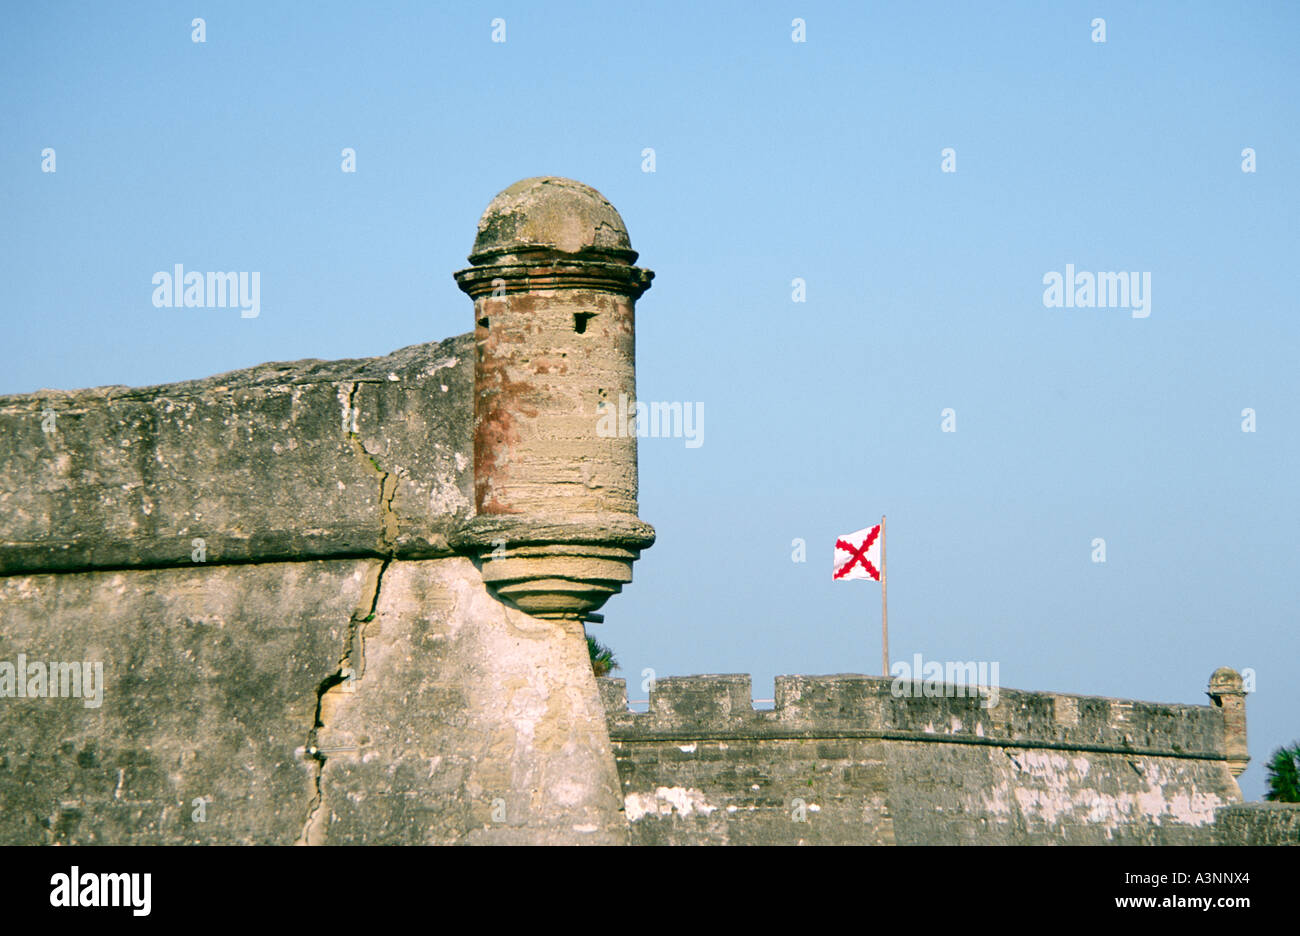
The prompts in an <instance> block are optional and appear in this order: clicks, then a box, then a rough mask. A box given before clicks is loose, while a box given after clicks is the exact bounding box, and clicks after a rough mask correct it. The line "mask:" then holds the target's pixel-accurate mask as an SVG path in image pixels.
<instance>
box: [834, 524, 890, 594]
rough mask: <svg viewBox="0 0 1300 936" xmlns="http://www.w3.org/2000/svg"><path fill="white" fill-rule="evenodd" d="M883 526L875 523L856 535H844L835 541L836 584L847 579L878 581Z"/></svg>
mask: <svg viewBox="0 0 1300 936" xmlns="http://www.w3.org/2000/svg"><path fill="white" fill-rule="evenodd" d="M882 535H883V524H882V523H877V524H876V525H875V526H873V527H867V528H866V529H865V530H858V531H857V532H856V533H845V534H844V535H843V536H841V537H839V538H837V539H836V540H835V575H834V576H833V578H834V579H835V581H837V582H847V581H848V580H849V579H872V580H873V581H876V582H879V581H880V569H881V562H880V547H881V537H882Z"/></svg>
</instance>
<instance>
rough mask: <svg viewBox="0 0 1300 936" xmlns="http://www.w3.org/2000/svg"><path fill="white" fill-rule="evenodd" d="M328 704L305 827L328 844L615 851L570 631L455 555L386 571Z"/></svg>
mask: <svg viewBox="0 0 1300 936" xmlns="http://www.w3.org/2000/svg"><path fill="white" fill-rule="evenodd" d="M354 648H355V654H354V657H353V660H352V666H353V668H354V669H355V670H356V672H357V676H356V678H355V685H354V686H352V687H351V688H352V691H351V692H349V691H345V690H347V689H348V686H347V684H340V685H339V686H336V687H334V688H332V689H330V690H329V691H328V692H327V693H326V694H325V696H324V699H323V704H322V707H321V721H322V722H324V727H322V728H321V729H320V731H319V734H318V744H319V746H320V748H321V749H322V751H323V752H324V753H325V757H326V758H327V759H326V761H325V764H324V768H323V771H322V775H321V793H322V797H321V800H320V806H319V809H318V810H317V811H316V812H315V813H314V816H313V820H312V823H311V829H310V832H309V839H310V840H311V841H312V842H324V843H329V844H338V843H345V844H362V843H365V844H376V843H387V844H399V843H400V844H451V843H461V842H463V843H492V844H523V843H576V844H581V843H600V844H622V843H623V842H624V841H625V839H626V834H627V833H626V826H625V824H624V823H623V819H622V813H621V812H620V807H621V801H620V797H619V791H618V776H617V773H616V770H615V767H614V760H613V755H612V751H611V748H610V743H609V735H608V733H607V730H606V726H605V720H604V713H603V710H602V708H601V703H600V698H599V695H598V693H597V689H596V679H595V677H594V676H593V675H592V672H591V664H590V662H589V660H588V658H587V648H586V641H585V638H584V637H583V633H582V626H581V625H580V624H577V623H576V622H572V621H559V620H556V621H550V620H539V619H537V618H531V617H529V616H528V615H526V614H523V613H521V612H519V611H515V610H514V609H511V608H508V607H506V606H504V605H502V604H501V603H500V602H498V601H496V600H495V599H494V598H492V597H491V596H490V595H489V594H488V593H487V591H486V589H485V588H484V586H483V583H482V581H481V580H480V578H479V575H478V573H477V572H476V570H475V569H474V567H473V566H472V565H471V564H470V563H469V562H468V561H467V560H465V559H447V560H438V561H428V562H397V563H393V564H392V565H390V566H389V568H388V569H387V570H386V571H385V574H384V576H383V585H382V588H381V589H380V598H379V602H378V604H377V606H376V608H375V617H374V620H373V621H371V622H369V623H364V624H362V625H360V626H359V628H358V631H357V641H356V642H355V643H354Z"/></svg>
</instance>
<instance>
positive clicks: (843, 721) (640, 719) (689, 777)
mask: <svg viewBox="0 0 1300 936" xmlns="http://www.w3.org/2000/svg"><path fill="white" fill-rule="evenodd" d="M601 684H602V685H601V691H602V694H603V696H604V698H605V703H606V710H607V712H608V716H609V726H610V736H611V738H612V739H613V742H614V752H615V756H616V758H617V759H618V768H619V776H620V780H621V783H622V786H623V798H624V805H625V809H626V812H627V818H628V823H629V827H630V829H631V837H632V841H633V842H635V843H638V844H668V845H677V844H706V843H707V844H712V843H730V844H869V845H878V844H900V845H916V844H951V845H960V844H1135V845H1136V844H1159V845H1183V844H1212V843H1213V842H1214V841H1215V838H1214V828H1215V825H1214V824H1215V810H1216V809H1218V808H1219V807H1221V806H1226V805H1230V804H1235V803H1239V802H1240V801H1241V793H1240V791H1239V790H1238V788H1237V784H1236V781H1235V780H1234V778H1233V775H1232V772H1231V770H1230V769H1229V764H1228V760H1227V755H1226V753H1225V738H1224V718H1223V715H1222V712H1221V711H1220V710H1219V709H1217V708H1215V707H1214V706H1196V705H1158V704H1154V703H1148V702H1134V701H1127V700H1121V699H1106V698H1096V697H1089V696H1074V695H1060V694H1052V693H1030V692H1018V691H1014V690H1001V691H1000V692H999V693H998V694H997V698H996V704H995V705H992V706H991V707H985V706H986V701H988V702H991V701H993V699H991V698H990V699H987V700H986V699H981V698H979V697H972V696H970V695H962V696H961V697H955V696H954V697H941V696H937V697H926V696H925V695H924V693H923V692H922V691H920V690H921V686H919V685H917V686H916V688H917V690H918V691H917V692H914V693H910V696H911V697H899V696H897V695H895V694H894V692H893V691H891V688H892V682H891V680H889V679H884V678H873V677H868V676H781V677H778V678H777V680H776V700H775V707H774V708H773V709H770V710H756V709H755V708H754V707H753V705H752V702H751V697H750V679H749V677H748V676H743V675H738V676H692V677H682V678H670V679H660V680H658V681H657V682H656V683H655V684H654V686H653V687H652V689H651V692H650V708H649V711H647V712H631V711H629V709H628V705H627V697H626V692H625V686H624V682H623V680H617V679H605V680H602V681H601ZM908 688H911V687H908ZM946 689H947V691H949V692H956V690H957V687H953V686H948V687H946Z"/></svg>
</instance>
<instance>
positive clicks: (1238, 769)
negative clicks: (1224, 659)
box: [1205, 666, 1250, 777]
mask: <svg viewBox="0 0 1300 936" xmlns="http://www.w3.org/2000/svg"><path fill="white" fill-rule="evenodd" d="M1205 694H1206V695H1208V696H1209V697H1210V698H1211V699H1212V700H1213V701H1214V704H1215V705H1216V706H1218V707H1219V708H1221V709H1223V736H1224V746H1225V748H1226V750H1227V753H1228V769H1229V770H1231V771H1232V775H1233V776H1234V777H1240V776H1241V773H1242V771H1244V770H1245V769H1246V765H1247V764H1249V763H1250V754H1249V753H1247V749H1246V690H1245V688H1244V687H1243V684H1242V681H1241V674H1240V673H1238V672H1237V671H1236V670H1234V669H1232V668H1231V667H1227V666H1220V667H1219V668H1218V669H1216V670H1215V671H1214V674H1213V675H1212V676H1210V688H1209V689H1207V690H1206V691H1205Z"/></svg>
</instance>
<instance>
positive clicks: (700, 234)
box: [0, 0, 1300, 798]
mask: <svg viewBox="0 0 1300 936" xmlns="http://www.w3.org/2000/svg"><path fill="white" fill-rule="evenodd" d="M984 6H985V8H981V6H979V5H976V4H969V3H954V4H951V5H935V4H928V3H908V4H901V3H900V4H864V3H844V4H826V3H816V2H809V0H788V2H783V3H779V4H767V3H752V2H745V3H732V4H724V3H681V4H675V3H666V2H659V3H653V4H649V3H647V4H638V5H635V6H634V5H630V4H610V3H591V4H565V3H546V4H538V3H513V2H504V0H502V2H492V3H488V4H477V3H456V4H454V5H451V4H448V5H445V6H443V5H435V4H432V3H411V4H382V3H376V4H362V3H318V4H312V5H310V6H308V5H306V4H302V5H299V6H297V7H295V6H291V5H290V4H264V3H241V4H227V3H219V2H215V0H198V2H194V3H191V4H189V5H188V6H186V5H177V4H174V3H147V4H145V3H134V4H100V3H93V4H92V3H86V4H73V3H60V4H21V5H19V4H7V5H6V6H5V8H4V10H3V13H0V79H2V81H0V87H3V89H4V90H3V93H2V94H0V125H2V126H3V127H4V132H3V134H0V277H2V280H3V284H4V289H5V291H6V294H7V300H6V302H5V304H4V311H3V312H0V316H3V334H4V338H5V340H4V345H5V347H6V349H7V353H6V355H5V359H6V367H5V369H4V370H3V372H0V393H19V392H26V391H31V390H34V389H37V388H40V387H62V388H74V387H87V386H95V385H100V384H130V385H139V384H155V383H165V382H170V381H175V380H182V379H188V378H194V377H199V376H204V375H208V374H213V373H218V372H221V371H225V370H230V369H234V368H239V367H245V366H248V365H252V364H256V363H259V362H263V361H272V360H293V359H298V358H305V357H319V358H340V357H358V356H369V355H381V354H385V353H387V352H389V351H391V350H393V349H396V348H399V347H402V346H404V345H409V344H414V343H417V342H422V341H428V340H432V339H438V338H443V337H447V336H450V335H455V334H459V333H462V332H466V331H469V330H470V329H471V328H472V314H471V306H470V301H469V299H468V298H466V297H465V296H464V295H463V294H461V293H460V292H459V291H458V290H457V288H456V286H455V283H454V282H453V280H452V277H451V274H452V272H453V271H454V270H456V269H459V268H461V267H463V266H465V255H466V254H467V253H468V251H469V247H470V244H471V242H472V239H473V235H474V226H475V222H476V221H477V219H478V216H479V214H480V213H481V212H482V210H483V208H484V207H485V206H486V205H487V203H488V201H489V200H490V199H491V198H492V196H493V195H494V194H495V193H496V192H497V191H499V190H500V189H502V188H504V187H505V186H507V185H509V184H510V183H511V182H513V181H515V180H517V179H520V178H524V177H527V176H535V175H563V176H569V177H572V178H575V179H579V180H581V181H583V182H586V183H588V184H590V185H593V186H595V187H596V188H598V189H599V190H600V191H602V192H603V193H604V194H605V195H606V196H607V197H608V198H609V199H610V200H611V201H612V202H613V203H614V205H615V206H616V207H617V208H618V209H619V210H620V212H621V213H622V215H623V217H624V219H625V220H626V222H627V226H628V229H629V231H630V232H631V235H632V243H633V246H634V247H635V248H637V249H638V250H639V251H640V252H641V263H642V264H643V265H645V266H647V267H650V268H651V269H653V270H655V272H656V274H657V276H656V279H655V284H654V288H652V289H651V290H650V291H649V292H648V293H647V294H646V295H645V296H644V297H643V298H642V300H641V301H640V303H639V305H638V312H639V316H638V319H639V320H638V323H637V324H638V333H637V342H638V348H637V351H638V354H637V364H638V381H639V384H638V391H639V395H640V397H641V399H643V400H663V401H681V402H685V403H691V404H702V405H703V412H704V437H703V438H704V444H703V445H702V446H700V447H698V448H687V447H686V445H685V443H684V440H682V439H646V440H643V442H642V445H641V515H642V517H643V518H644V519H646V520H648V521H650V522H651V523H653V524H654V525H655V526H656V528H657V529H658V533H659V542H658V543H657V544H656V545H655V546H654V547H653V548H652V549H650V550H649V551H648V552H647V553H646V554H645V555H644V557H643V558H642V560H641V562H640V563H639V564H638V565H637V567H636V572H635V574H636V581H635V582H634V583H633V584H632V585H631V586H630V587H629V588H628V589H627V590H626V591H625V593H624V594H623V595H621V596H619V597H616V598H615V599H613V600H612V601H611V602H610V603H609V604H608V605H607V606H606V608H605V611H606V613H607V621H606V623H604V624H603V625H596V626H594V627H593V632H594V633H596V634H597V635H598V636H599V637H600V638H601V639H602V640H604V641H605V642H607V643H608V644H609V645H610V646H611V647H612V648H613V649H614V650H615V652H616V654H617V656H618V658H619V660H620V661H621V663H622V672H621V675H625V676H627V677H628V680H629V683H630V684H631V687H630V688H631V691H630V695H632V696H633V697H634V698H644V693H643V692H641V691H640V689H639V685H638V684H639V683H640V681H641V673H642V671H643V670H644V669H645V668H652V669H654V670H655V672H656V673H657V674H658V675H659V676H661V677H662V676H667V675H684V674H691V673H718V672H749V673H752V674H753V675H754V680H755V682H754V688H755V695H756V696H758V697H770V696H771V693H772V679H773V677H774V676H775V675H777V674H780V673H836V672H877V671H878V669H879V666H880V652H879V625H880V601H879V586H877V585H875V584H874V583H869V582H852V583H833V582H832V581H831V552H832V545H833V542H834V538H835V536H836V534H840V533H845V532H849V531H852V530H856V529H858V528H860V527H863V526H867V525H868V524H870V523H873V522H875V521H876V520H877V519H878V518H879V517H880V515H881V514H882V513H883V514H887V515H888V518H889V520H888V531H889V539H888V560H889V585H890V588H889V596H890V625H891V641H892V648H893V651H894V656H895V658H896V659H910V658H911V656H912V654H913V653H921V654H922V655H923V657H924V658H925V659H927V660H939V661H945V660H971V661H989V662H997V663H998V664H999V667H1000V676H1001V683H1002V685H1003V686H1006V687H1011V688H1021V689H1033V690H1055V691H1063V692H1075V693H1084V694H1098V695H1111V696H1119V697H1129V698H1139V699H1148V700H1155V701H1168V702H1174V701H1181V702H1195V703H1204V702H1205V701H1206V699H1205V696H1204V695H1203V690H1204V687H1205V685H1206V683H1207V680H1208V678H1209V676H1210V673H1211V672H1212V671H1213V670H1214V669H1215V668H1216V667H1218V666H1221V665H1228V666H1232V667H1234V668H1237V669H1239V670H1241V669H1245V668H1251V669H1253V670H1254V673H1255V679H1256V688H1257V691H1256V692H1255V693H1254V694H1253V695H1251V696H1250V697H1249V700H1248V705H1247V708H1248V724H1249V730H1250V753H1251V756H1252V758H1253V761H1252V764H1251V767H1250V768H1249V770H1248V771H1247V772H1246V774H1245V775H1244V776H1243V778H1242V783H1243V788H1244V789H1245V791H1246V795H1247V797H1248V798H1258V797H1260V796H1261V795H1262V792H1263V769H1262V762H1263V761H1264V760H1265V759H1266V758H1267V756H1268V754H1269V753H1270V752H1271V751H1272V750H1273V749H1274V748H1276V747H1277V746H1278V745H1279V744H1282V743H1285V742H1289V741H1292V740H1294V739H1297V738H1300V684H1298V681H1297V675H1296V667H1297V663H1298V662H1300V627H1297V615H1296V611H1297V589H1298V587H1300V550H1298V547H1297V529H1298V528H1300V486H1298V485H1297V467H1298V466H1300V441H1298V436H1297V432H1298V431H1300V394H1298V393H1297V389H1298V384H1300V379H1298V376H1297V375H1298V373H1300V367H1298V359H1300V354H1298V352H1300V324H1298V323H1297V320H1296V313H1297V301H1296V296H1297V295H1300V288H1298V287H1300V284H1298V283H1297V278H1298V274H1297V270H1298V269H1300V267H1298V266H1297V263H1296V256H1297V246H1298V241H1300V223H1297V208H1298V207H1300V197H1298V196H1300V183H1298V182H1297V178H1298V175H1297V167H1298V166H1300V104H1298V103H1297V102H1298V101H1300V97H1298V96H1297V92H1296V89H1297V85H1298V82H1297V78H1298V77H1300V75H1298V74H1297V73H1298V71H1300V64H1298V63H1300V56H1298V55H1297V53H1296V44H1297V39H1300V5H1297V4H1295V3H1246V4H1221V3H1220V4H1194V3H1177V4H1174V3H1169V4H1156V3H1143V4H1141V5H1138V4H1133V3H1117V2H1109V0H1107V2H1097V0H1094V2H1089V3H1083V4H1080V3H1072V2H1066V3H1028V4H1014V3H1002V2H999V3H996V4H988V5H984ZM194 17H203V18H204V19H205V21H206V37H205V38H206V41H205V42H203V43H196V42H193V41H192V35H191V34H192V30H193V27H192V26H191V20H192V18H194ZM497 17H500V18H503V19H504V20H505V21H506V33H505V40H506V41H505V42H495V43H494V42H493V41H492V32H493V29H492V20H493V19H494V18H497ZM795 17H800V18H802V19H804V20H805V21H806V40H807V41H806V42H802V43H797V42H793V41H792V39H791V33H792V24H791V23H792V20H793V19H794V18H795ZM1097 17H1102V18H1104V19H1105V28H1106V41H1105V42H1104V43H1098V42H1093V41H1092V35H1093V32H1094V27H1093V26H1092V21H1093V20H1094V19H1095V18H1097ZM344 147H352V148H354V149H355V151H356V168H357V171H356V172H355V173H344V172H342V171H341V162H342V158H341V151H342V149H343V148H344ZM647 147H650V148H653V149H654V151H655V171H654V172H653V173H651V172H645V171H643V164H644V160H643V155H642V153H643V150H645V149H646V148H647ZM946 147H951V148H952V149H954V150H955V153H956V170H957V171H956V172H951V173H945V172H943V171H942V166H941V163H942V159H943V156H942V151H943V149H944V148H946ZM1247 147H1249V148H1252V149H1253V150H1254V151H1255V154H1256V155H1255V159H1256V170H1257V171H1255V172H1254V173H1246V172H1243V171H1242V163H1243V156H1242V150H1243V149H1245V148H1247ZM46 148H53V149H54V150H55V160H56V162H55V168H56V171H55V172H53V173H48V172H42V171H41V169H42V150H44V149H46ZM177 263H181V264H184V265H185V267H186V268H187V269H190V270H200V271H208V270H243V271H258V272H260V273H261V311H260V315H259V316H258V317H257V318H255V319H245V318H241V316H240V315H239V313H238V312H237V311H234V310H231V309H168V308H162V309H159V308H155V307H154V306H153V304H152V302H151V296H152V292H153V286H152V284H151V277H152V276H153V274H154V272H155V271H159V270H171V268H172V267H173V265H174V264H177ZM1066 264H1072V265H1073V266H1074V268H1075V269H1076V270H1078V271H1090V272H1100V271H1138V272H1146V273H1150V275H1151V295H1150V307H1149V315H1148V316H1147V317H1145V318H1135V317H1133V315H1132V314H1131V312H1130V311H1129V310H1128V309H1123V308H1049V307H1045V305H1044V300H1043V294H1044V288H1045V287H1044V284H1043V278H1044V276H1045V274H1048V273H1049V272H1053V271H1055V272H1058V273H1064V271H1065V268H1066ZM796 277H801V278H803V279H804V280H805V282H806V302H802V303H798V302H794V301H792V281H793V280H794V279H795V278H796ZM947 408H950V409H952V410H953V411H954V413H955V425H956V431H955V432H944V431H942V425H941V422H942V416H941V414H942V412H943V410H945V409H947ZM1247 408H1250V409H1253V410H1254V411H1255V419H1256V431H1255V432H1253V433H1249V432H1243V431H1242V423H1243V415H1242V411H1243V410H1244V409H1247ZM796 538H802V539H804V540H805V541H806V544H807V561H806V562H804V563H796V562H793V561H792V552H793V551H794V547H793V546H792V541H793V540H795V539H796ZM1097 538H1101V539H1104V540H1105V549H1106V561H1105V562H1104V563H1100V562H1094V561H1093V555H1094V546H1093V541H1094V540H1095V539H1097Z"/></svg>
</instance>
